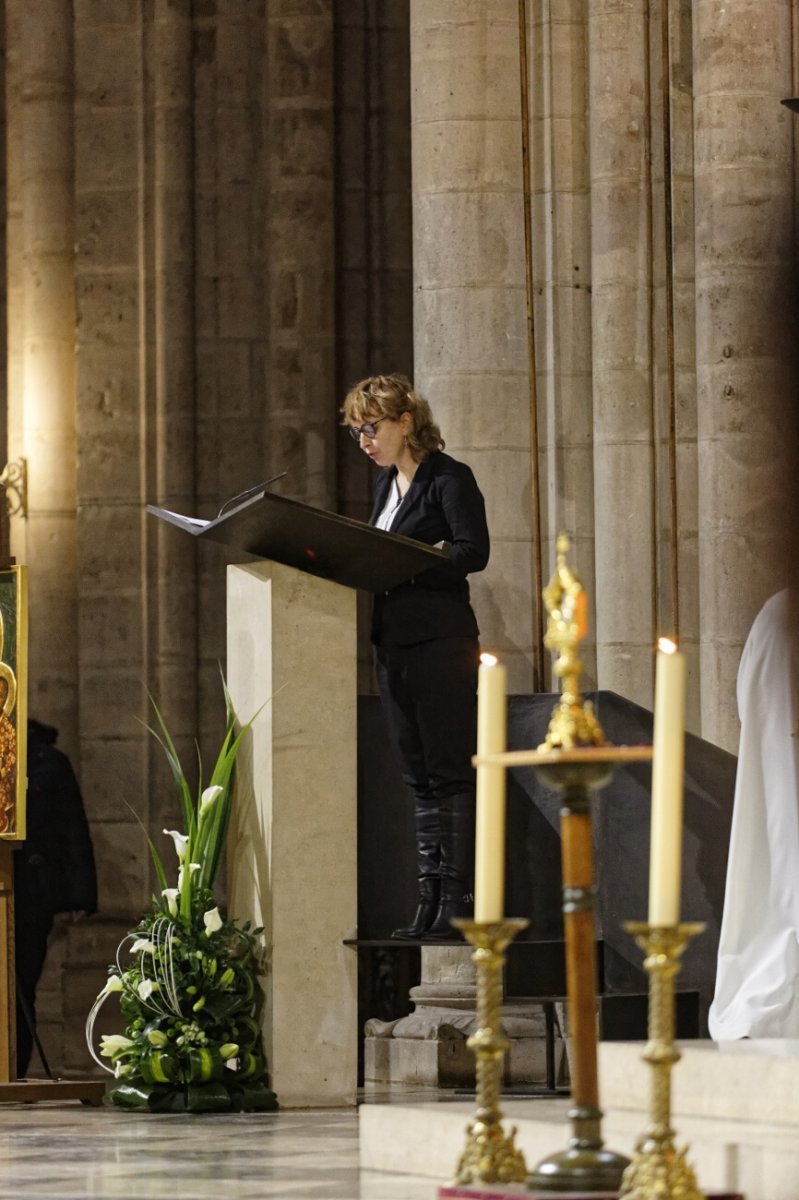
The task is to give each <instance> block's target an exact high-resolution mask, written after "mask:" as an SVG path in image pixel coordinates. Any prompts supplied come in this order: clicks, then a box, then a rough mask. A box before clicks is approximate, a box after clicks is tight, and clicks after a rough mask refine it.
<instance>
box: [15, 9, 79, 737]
mask: <svg viewBox="0 0 799 1200" xmlns="http://www.w3.org/2000/svg"><path fill="white" fill-rule="evenodd" d="M16 9H17V4H16V0H12V2H11V3H10V4H9V5H8V6H7V10H8V15H9V22H10V27H11V28H12V29H14V30H16V31H17V33H18V35H19V38H20V53H19V58H18V80H19V83H18V88H19V90H18V92H17V96H18V103H19V110H18V112H17V114H15V115H16V117H17V119H18V120H19V128H20V131H21V137H20V141H19V157H18V158H17V157H16V155H15V157H14V158H13V159H12V160H11V161H12V165H14V166H16V168H17V169H18V171H19V177H18V178H16V179H11V180H10V187H11V189H12V191H13V193H14V197H15V205H14V207H16V205H17V204H18V211H19V213H20V219H21V239H20V240H21V248H22V264H21V266H22V270H21V289H20V296H19V298H20V300H21V305H20V308H21V320H17V319H16V317H15V318H14V319H13V322H12V328H13V329H14V331H15V333H16V334H17V335H18V336H19V337H20V338H21V342H22V427H23V430H24V433H23V437H22V442H23V447H22V448H23V449H24V453H25V454H26V455H27V457H28V468H29V483H28V488H29V492H28V498H29V500H28V502H29V517H28V521H27V528H26V529H25V544H24V550H23V551H22V553H23V554H24V558H25V561H26V562H27V563H28V565H29V566H30V568H31V574H32V580H31V587H30V643H29V644H30V656H29V663H30V675H29V711H30V712H31V713H32V714H34V715H36V716H38V717H39V718H40V719H43V720H45V721H48V722H52V723H53V724H54V725H57V726H58V727H59V729H60V730H61V745H62V746H63V748H64V749H65V750H67V751H68V752H71V753H73V754H74V753H75V749H76V745H77V708H78V706H77V693H78V614H77V595H76V590H77V589H76V585H77V519H76V449H75V366H74V363H75V297H74V283H73V271H74V241H75V226H74V206H73V171H74V164H73V145H74V139H73V118H72V61H73V39H72V5H71V4H70V3H68V0H44V2H43V3H42V4H39V5H37V6H36V9H35V11H31V10H30V8H25V7H24V6H22V8H21V9H20V12H19V13H17V11H16ZM17 532H18V530H17V531H15V533H17ZM16 546H17V538H16V536H15V539H14V547H13V548H14V549H15V550H16Z"/></svg>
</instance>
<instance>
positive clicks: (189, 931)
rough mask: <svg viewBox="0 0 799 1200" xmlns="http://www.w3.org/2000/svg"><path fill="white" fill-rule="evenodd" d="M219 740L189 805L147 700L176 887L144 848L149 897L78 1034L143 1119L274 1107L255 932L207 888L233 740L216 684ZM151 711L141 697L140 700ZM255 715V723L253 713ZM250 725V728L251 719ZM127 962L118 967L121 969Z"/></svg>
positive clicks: (221, 839) (219, 848) (228, 794)
mask: <svg viewBox="0 0 799 1200" xmlns="http://www.w3.org/2000/svg"><path fill="white" fill-rule="evenodd" d="M223 686H224V692H225V708H226V714H227V720H226V729H225V736H224V738H223V740H222V746H221V748H220V751H219V754H218V755H217V758H216V762H215V764H214V768H213V771H212V773H211V780H210V783H209V784H208V786H207V787H206V788H203V786H202V767H201V769H200V784H199V787H198V797H197V801H196V804H195V802H194V800H193V798H192V794H191V789H190V787H189V783H188V780H187V778H186V775H185V772H184V771H183V767H182V765H181V762H180V759H179V757H178V754H177V751H176V749H175V744H174V741H173V739H172V737H171V736H170V733H169V730H168V728H167V726H166V723H165V721H164V719H163V717H162V715H161V713H160V712H159V710H158V707H157V705H156V704H155V701H152V703H153V708H154V710H155V714H156V721H157V728H150V727H148V728H150V732H151V733H152V734H153V736H154V737H155V738H156V739H157V740H158V742H159V744H160V745H161V746H162V748H163V750H164V753H165V754H166V757H167V760H168V761H169V765H170V768H171V770H172V774H173V777H174V779H175V783H176V786H177V789H178V795H179V798H180V803H181V809H182V813H183V818H184V825H185V829H186V832H185V833H180V832H178V831H177V830H164V833H165V834H168V835H169V836H171V837H172V839H173V842H174V846H175V850H176V852H177V856H178V862H179V869H178V876H177V886H176V887H174V888H170V887H168V885H167V872H166V870H165V868H164V864H163V861H162V859H161V857H160V855H159V854H158V852H157V850H156V848H155V846H154V845H153V844H152V841H151V840H150V839H149V837H148V839H147V840H148V844H149V847H150V853H151V855H152V858H153V863H154V866H155V871H156V876H157V878H158V882H159V888H160V895H159V896H154V897H153V900H152V906H151V909H150V911H149V912H148V913H147V914H146V915H145V916H144V917H143V918H142V920H141V921H140V922H139V924H138V925H137V926H136V928H135V929H133V930H132V931H131V933H130V934H128V936H127V937H126V938H125V939H123V942H122V944H121V945H120V948H119V950H118V951H117V962H116V964H115V965H114V966H112V967H111V968H109V977H108V980H107V982H106V985H105V987H104V988H103V990H102V991H101V992H100V994H99V996H98V997H97V1000H96V1001H95V1004H94V1006H93V1008H92V1011H91V1013H90V1014H89V1018H88V1020H87V1024H86V1036H87V1043H88V1045H89V1049H90V1051H91V1053H92V1055H93V1057H94V1058H95V1061H97V1062H98V1063H99V1064H100V1065H101V1066H103V1067H105V1068H106V1069H107V1070H112V1071H113V1074H114V1075H115V1076H116V1078H117V1080H119V1084H118V1085H117V1087H116V1088H115V1089H114V1090H113V1091H112V1092H111V1093H110V1099H111V1101H112V1102H113V1103H114V1104H117V1105H119V1106H121V1107H124V1108H145V1109H148V1110H150V1111H219V1110H229V1109H234V1110H239V1109H247V1110H250V1109H264V1108H274V1107H276V1100H275V1097H274V1094H273V1093H272V1092H270V1091H269V1089H268V1088H267V1086H266V1083H265V1075H266V1062H265V1059H264V1053H263V1046H262V1043H261V1035H260V1026H259V1023H258V1020H257V1008H258V1004H259V1002H260V988H259V986H258V982H257V975H258V974H259V971H260V963H259V954H260V950H259V938H260V935H261V934H262V933H263V930H262V929H260V928H257V929H253V928H251V925H250V922H249V921H248V922H246V923H245V924H244V925H238V924H237V923H236V921H234V920H233V919H231V918H230V917H228V916H226V915H223V914H222V913H220V911H219V908H218V906H217V903H216V901H215V899H214V895H213V885H214V881H215V879H216V875H217V871H218V868H219V864H220V861H221V857H222V853H223V851H224V845H225V840H226V837H227V830H228V825H229V822H230V808H231V802H232V787H233V775H234V769H235V762H236V756H237V754H238V752H239V750H240V748H241V744H242V738H243V737H244V735H245V734H246V732H247V730H248V729H249V727H250V725H251V724H252V720H251V721H249V722H248V723H247V724H246V725H245V726H244V727H243V728H242V729H241V730H240V731H239V732H238V733H237V732H236V714H235V712H234V710H233V705H232V703H231V701H230V695H229V693H228V690H227V687H226V686H225V685H224V680H223ZM151 700H152V697H151ZM256 715H257V714H256ZM253 719H254V718H253ZM123 958H124V959H126V960H127V961H125V962H123V961H122V960H123ZM112 992H115V993H118V994H119V1000H120V1009H121V1012H122V1016H123V1018H124V1019H125V1022H126V1026H125V1032H124V1034H121V1035H119V1034H115V1035H114V1034H112V1035H109V1036H105V1037H104V1038H103V1039H102V1041H101V1047H100V1055H101V1056H102V1058H106V1059H108V1060H110V1062H111V1064H112V1066H111V1067H106V1064H105V1063H104V1062H102V1058H98V1056H97V1053H96V1051H95V1049H94V1025H95V1022H96V1019H97V1015H98V1013H99V1011H100V1009H101V1007H102V1005H103V1003H104V1001H105V999H106V998H107V996H108V995H110V994H111V993H112Z"/></svg>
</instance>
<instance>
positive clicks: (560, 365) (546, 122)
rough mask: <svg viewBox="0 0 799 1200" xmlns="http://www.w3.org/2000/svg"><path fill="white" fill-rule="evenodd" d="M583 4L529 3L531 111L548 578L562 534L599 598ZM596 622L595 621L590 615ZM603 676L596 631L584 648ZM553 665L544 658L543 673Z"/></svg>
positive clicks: (589, 673)
mask: <svg viewBox="0 0 799 1200" xmlns="http://www.w3.org/2000/svg"><path fill="white" fill-rule="evenodd" d="M584 9H585V6H584V5H580V4H576V5H563V6H561V5H552V4H541V3H531V4H529V5H528V17H529V20H528V24H529V29H528V31H527V37H528V47H529V48H528V69H529V81H528V86H529V96H530V101H529V108H530V116H531V130H530V134H531V137H530V143H531V153H530V158H531V188H532V201H533V239H532V247H533V269H534V285H535V286H534V290H535V327H536V363H537V376H538V429H539V442H540V446H541V452H540V459H539V469H540V473H541V489H540V490H541V530H542V542H543V546H542V551H543V563H542V566H543V578H544V581H546V580H547V579H548V578H549V574H550V572H551V569H552V566H553V564H554V559H555V542H556V540H557V536H558V533H559V532H561V530H565V531H567V532H568V533H569V534H570V535H571V538H572V547H573V550H572V556H573V561H574V563H575V565H576V566H577V568H578V570H579V572H580V576H581V578H582V581H583V584H584V585H585V587H586V588H587V590H588V593H589V595H590V596H591V597H592V598H593V596H594V594H595V582H594V463H593V446H592V443H593V415H592V414H593V399H592V385H591V269H592V266H591V197H590V179H589V169H588V112H587V88H588V80H587V77H586V72H585V60H586V52H587V49H586V46H587V35H588V30H587V23H586V14H585V11H584ZM592 625H593V621H592ZM581 658H582V659H583V662H584V664H585V675H584V677H583V678H584V682H585V685H586V687H587V688H590V687H592V686H594V681H595V679H596V652H595V646H594V632H593V628H591V629H590V631H589V635H588V637H587V638H586V640H585V641H584V642H583V643H582V645H581ZM548 667H549V664H548V663H547V664H545V668H546V670H545V676H544V678H545V679H547V678H549V675H548Z"/></svg>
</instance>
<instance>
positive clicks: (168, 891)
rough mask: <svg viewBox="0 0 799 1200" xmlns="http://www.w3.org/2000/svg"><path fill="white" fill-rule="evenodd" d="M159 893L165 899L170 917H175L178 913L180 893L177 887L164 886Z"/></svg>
mask: <svg viewBox="0 0 799 1200" xmlns="http://www.w3.org/2000/svg"><path fill="white" fill-rule="evenodd" d="M161 895H162V896H163V897H164V899H165V900H166V903H167V908H168V909H169V915H170V917H176V916H177V915H178V896H179V895H180V892H179V891H178V889H177V888H164V890H163V891H162V892H161Z"/></svg>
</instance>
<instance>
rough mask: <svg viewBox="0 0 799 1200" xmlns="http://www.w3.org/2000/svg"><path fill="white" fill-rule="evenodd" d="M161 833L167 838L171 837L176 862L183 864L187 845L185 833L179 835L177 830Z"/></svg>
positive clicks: (187, 839)
mask: <svg viewBox="0 0 799 1200" xmlns="http://www.w3.org/2000/svg"><path fill="white" fill-rule="evenodd" d="M163 832H164V833H165V834H166V835H167V837H171V838H172V841H173V842H174V843H175V853H176V854H177V856H178V862H183V859H184V858H185V857H186V847H187V846H188V844H189V836H188V834H186V833H180V832H179V831H178V830H177V829H164V830H163Z"/></svg>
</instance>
